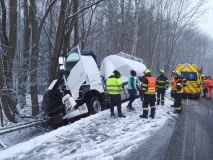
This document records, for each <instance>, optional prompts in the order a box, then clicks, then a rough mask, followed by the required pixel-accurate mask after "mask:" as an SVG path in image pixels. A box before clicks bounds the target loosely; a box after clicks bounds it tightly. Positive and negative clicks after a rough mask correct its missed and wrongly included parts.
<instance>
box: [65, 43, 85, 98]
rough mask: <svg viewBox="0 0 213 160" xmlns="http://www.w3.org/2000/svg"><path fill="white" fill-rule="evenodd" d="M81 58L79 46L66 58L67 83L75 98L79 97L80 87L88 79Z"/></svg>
mask: <svg viewBox="0 0 213 160" xmlns="http://www.w3.org/2000/svg"><path fill="white" fill-rule="evenodd" d="M81 58H82V57H81V54H80V50H79V47H76V48H74V49H73V50H71V51H70V52H69V54H68V56H67V58H66V70H67V71H68V75H67V83H68V87H69V89H70V90H71V94H72V97H73V98H74V99H77V98H78V97H79V89H80V87H81V86H82V84H83V83H84V82H85V81H87V74H86V72H85V70H84V67H83V63H82V59H81Z"/></svg>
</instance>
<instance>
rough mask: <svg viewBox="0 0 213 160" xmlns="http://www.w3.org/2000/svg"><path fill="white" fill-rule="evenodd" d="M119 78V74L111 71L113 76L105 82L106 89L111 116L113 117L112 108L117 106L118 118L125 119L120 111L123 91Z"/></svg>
mask: <svg viewBox="0 0 213 160" xmlns="http://www.w3.org/2000/svg"><path fill="white" fill-rule="evenodd" d="M120 77H121V74H120V72H118V71H117V70H115V71H113V74H112V75H111V76H110V77H109V78H107V80H106V89H107V93H108V94H109V97H110V111H111V116H115V113H114V106H117V110H118V117H125V115H124V114H122V111H121V92H122V91H123V88H122V80H121V78H120Z"/></svg>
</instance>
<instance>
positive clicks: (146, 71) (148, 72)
mask: <svg viewBox="0 0 213 160" xmlns="http://www.w3.org/2000/svg"><path fill="white" fill-rule="evenodd" d="M143 73H144V74H145V75H147V74H150V73H151V71H150V70H149V69H146V70H145V71H144V72H143Z"/></svg>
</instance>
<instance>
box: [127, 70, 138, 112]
mask: <svg viewBox="0 0 213 160" xmlns="http://www.w3.org/2000/svg"><path fill="white" fill-rule="evenodd" d="M136 82H137V78H136V72H135V71H134V70H131V71H130V76H129V78H128V92H129V95H130V100H129V103H128V105H127V109H128V110H129V111H134V110H135V109H134V108H133V106H132V103H133V101H134V100H135V98H136V95H137V85H136Z"/></svg>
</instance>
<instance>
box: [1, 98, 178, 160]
mask: <svg viewBox="0 0 213 160" xmlns="http://www.w3.org/2000/svg"><path fill="white" fill-rule="evenodd" d="M171 104H172V102H171V101H170V100H168V99H166V105H165V106H158V107H157V110H156V117H155V119H150V118H149V119H141V118H139V115H140V114H141V113H142V107H141V105H142V104H141V101H140V100H139V99H137V100H136V101H135V102H134V107H135V108H136V111H135V112H127V111H126V108H125V106H126V105H127V104H126V103H125V104H123V112H124V113H125V114H126V118H111V117H110V113H109V112H110V111H109V110H106V111H103V112H101V113H98V114H96V115H92V116H90V117H87V118H84V119H81V120H79V121H77V122H75V123H73V124H70V125H68V126H64V127H61V128H59V129H57V130H54V131H52V132H50V133H46V134H44V135H42V136H39V137H36V138H34V139H31V140H29V141H27V142H24V143H20V144H17V145H15V146H13V147H10V148H8V149H6V150H3V151H1V152H0V155H1V156H0V159H16V160H19V159H28V160H34V159H42V160H45V159H60V160H72V159H75V160H76V159H78V160H85V159H97V160H99V159H101V160H104V159H106V160H110V159H114V158H115V157H117V156H122V155H126V154H128V153H129V152H131V150H132V149H134V148H135V147H137V146H138V145H139V144H141V143H143V141H144V140H145V139H146V138H147V137H149V136H150V135H152V134H153V133H154V132H155V131H156V130H158V129H159V128H160V127H162V126H163V125H164V124H165V122H166V121H167V120H168V119H169V118H171V117H172V116H174V114H173V110H172V108H170V105H171Z"/></svg>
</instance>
